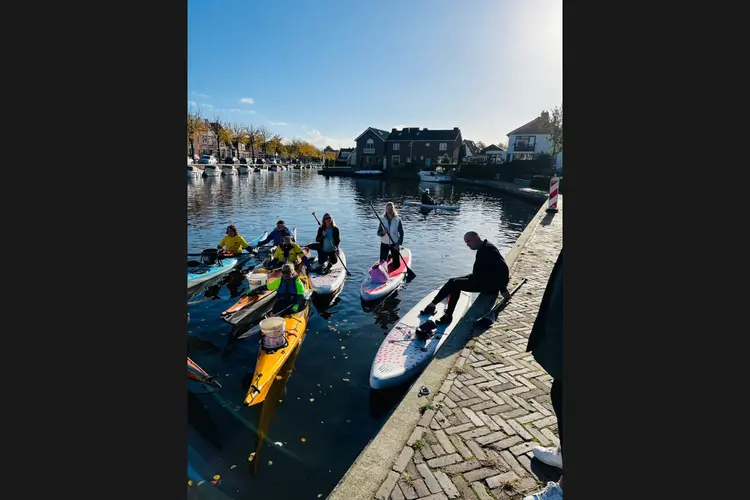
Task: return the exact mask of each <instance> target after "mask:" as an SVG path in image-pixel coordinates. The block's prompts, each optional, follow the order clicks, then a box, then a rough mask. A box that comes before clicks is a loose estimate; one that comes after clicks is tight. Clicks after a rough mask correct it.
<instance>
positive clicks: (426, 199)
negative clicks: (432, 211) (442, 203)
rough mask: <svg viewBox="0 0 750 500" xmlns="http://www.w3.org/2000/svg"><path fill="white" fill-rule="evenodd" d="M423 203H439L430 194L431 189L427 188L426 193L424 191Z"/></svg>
mask: <svg viewBox="0 0 750 500" xmlns="http://www.w3.org/2000/svg"><path fill="white" fill-rule="evenodd" d="M422 205H437V203H435V200H433V199H432V197H431V196H430V190H429V189H425V190H424V193H422Z"/></svg>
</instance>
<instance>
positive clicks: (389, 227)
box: [373, 201, 404, 271]
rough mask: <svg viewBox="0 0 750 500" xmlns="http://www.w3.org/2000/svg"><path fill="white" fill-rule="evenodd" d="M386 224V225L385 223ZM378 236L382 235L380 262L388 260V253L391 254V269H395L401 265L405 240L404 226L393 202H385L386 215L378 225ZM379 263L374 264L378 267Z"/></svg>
mask: <svg viewBox="0 0 750 500" xmlns="http://www.w3.org/2000/svg"><path fill="white" fill-rule="evenodd" d="M384 224H385V225H384ZM378 236H380V262H388V254H389V253H390V254H391V258H392V259H393V266H392V267H391V268H390V269H389V271H394V270H396V269H398V268H399V267H400V266H401V254H400V253H399V250H400V249H401V245H402V244H403V242H404V226H403V225H402V224H401V219H400V218H399V216H398V212H397V211H396V207H394V206H393V202H390V201H389V202H388V203H386V204H385V215H384V216H383V223H382V224H380V225H379V226H378ZM376 267H377V264H376V265H375V266H373V268H376Z"/></svg>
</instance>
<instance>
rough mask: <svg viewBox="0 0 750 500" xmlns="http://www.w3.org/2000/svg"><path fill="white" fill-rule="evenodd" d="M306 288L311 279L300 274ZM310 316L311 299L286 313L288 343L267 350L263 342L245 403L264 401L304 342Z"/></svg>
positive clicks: (285, 334)
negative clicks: (290, 358) (292, 355)
mask: <svg viewBox="0 0 750 500" xmlns="http://www.w3.org/2000/svg"><path fill="white" fill-rule="evenodd" d="M299 278H300V279H301V280H302V284H303V285H304V286H305V290H309V289H310V279H309V278H308V277H307V276H300V277H299ZM309 316H310V301H307V303H306V304H305V307H304V308H303V309H301V310H300V311H299V312H296V313H294V314H289V315H285V316H284V319H285V325H284V337H285V338H286V342H287V345H286V346H284V347H280V348H278V349H275V350H266V349H264V348H263V345H262V344H261V346H260V349H259V350H258V360H257V361H256V363H255V373H253V382H252V384H251V385H250V389H248V391H247V395H246V396H245V404H246V405H248V406H253V405H257V404H259V403H262V402H263V401H264V400H265V399H266V396H267V395H268V390H269V389H270V388H271V385H272V384H273V382H274V381H275V380H276V377H277V375H278V373H279V370H281V367H282V366H284V363H285V362H286V360H287V359H288V358H289V356H290V355H291V354H292V353H293V352H294V350H295V348H296V347H297V346H298V345H299V344H301V343H302V341H303V340H304V337H305V333H306V332H307V321H308V318H309Z"/></svg>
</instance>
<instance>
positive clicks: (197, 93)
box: [192, 92, 211, 99]
mask: <svg viewBox="0 0 750 500" xmlns="http://www.w3.org/2000/svg"><path fill="white" fill-rule="evenodd" d="M192 94H193V95H194V96H195V97H202V98H203V99H208V98H209V97H211V96H210V95H206V94H201V93H200V92H192Z"/></svg>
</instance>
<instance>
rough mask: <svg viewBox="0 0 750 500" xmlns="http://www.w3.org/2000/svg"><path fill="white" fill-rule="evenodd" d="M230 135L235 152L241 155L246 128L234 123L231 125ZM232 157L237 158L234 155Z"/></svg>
mask: <svg viewBox="0 0 750 500" xmlns="http://www.w3.org/2000/svg"><path fill="white" fill-rule="evenodd" d="M229 133H230V134H231V139H230V141H231V143H232V147H234V150H235V151H237V152H238V153H237V154H239V150H240V143H241V142H242V138H243V137H244V136H245V126H244V125H240V124H237V123H232V124H230V125H229ZM232 156H235V155H234V154H232Z"/></svg>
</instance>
